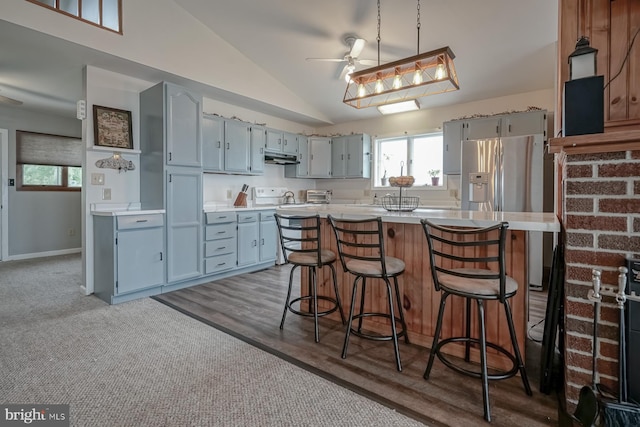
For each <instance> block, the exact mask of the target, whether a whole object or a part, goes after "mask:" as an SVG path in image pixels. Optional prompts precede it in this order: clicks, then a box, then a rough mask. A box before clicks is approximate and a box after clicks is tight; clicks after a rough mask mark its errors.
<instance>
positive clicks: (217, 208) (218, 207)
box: [204, 203, 311, 213]
mask: <svg viewBox="0 0 640 427" xmlns="http://www.w3.org/2000/svg"><path fill="white" fill-rule="evenodd" d="M279 206H289V207H290V206H296V207H303V206H311V205H310V204H307V203H296V204H291V205H279ZM279 206H276V205H253V206H247V207H246V208H238V207H235V206H229V205H227V204H220V203H205V204H204V212H205V213H206V212H242V211H266V210H274V209H277V208H278V207H279Z"/></svg>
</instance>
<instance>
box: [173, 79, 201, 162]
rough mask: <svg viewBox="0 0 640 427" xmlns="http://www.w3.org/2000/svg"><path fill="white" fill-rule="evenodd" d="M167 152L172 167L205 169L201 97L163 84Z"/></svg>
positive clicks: (175, 86) (174, 86)
mask: <svg viewBox="0 0 640 427" xmlns="http://www.w3.org/2000/svg"><path fill="white" fill-rule="evenodd" d="M164 85H165V91H166V121H165V125H166V130H165V136H166V151H167V164H168V165H171V166H198V167H199V166H202V158H201V156H202V154H201V153H202V126H201V121H202V96H201V95H195V94H194V93H192V92H189V91H187V90H186V89H184V88H182V87H180V86H177V85H174V84H171V83H164Z"/></svg>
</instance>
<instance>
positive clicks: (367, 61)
mask: <svg viewBox="0 0 640 427" xmlns="http://www.w3.org/2000/svg"><path fill="white" fill-rule="evenodd" d="M356 62H357V63H358V64H362V65H372V66H375V65H378V61H376V60H375V59H356Z"/></svg>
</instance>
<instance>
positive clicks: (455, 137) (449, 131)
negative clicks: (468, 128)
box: [442, 120, 465, 175]
mask: <svg viewBox="0 0 640 427" xmlns="http://www.w3.org/2000/svg"><path fill="white" fill-rule="evenodd" d="M464 126H465V122H464V121H462V120H453V121H450V122H445V123H444V124H443V126H442V141H443V145H444V147H443V153H442V173H444V174H445V175H457V174H460V167H461V165H460V159H461V158H460V156H461V148H462V139H463V131H464V129H463V128H464Z"/></svg>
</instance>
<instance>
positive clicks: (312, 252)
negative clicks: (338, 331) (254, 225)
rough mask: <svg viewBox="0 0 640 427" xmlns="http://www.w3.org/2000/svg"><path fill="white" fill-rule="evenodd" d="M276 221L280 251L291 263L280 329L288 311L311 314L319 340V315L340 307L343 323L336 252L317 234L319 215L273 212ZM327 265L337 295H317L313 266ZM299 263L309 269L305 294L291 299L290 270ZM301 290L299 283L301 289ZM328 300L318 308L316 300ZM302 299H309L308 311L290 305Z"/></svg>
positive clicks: (318, 231)
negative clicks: (325, 245)
mask: <svg viewBox="0 0 640 427" xmlns="http://www.w3.org/2000/svg"><path fill="white" fill-rule="evenodd" d="M275 218H276V224H277V225H278V233H279V235H280V244H281V245H282V253H283V255H284V259H285V261H286V262H287V263H288V264H292V265H293V267H292V268H291V273H289V289H288V291H287V300H286V301H285V305H284V311H283V313H282V321H281V322H280V329H283V327H284V320H285V318H286V316H287V311H291V312H292V313H295V314H298V315H300V316H306V317H313V321H314V328H315V340H316V342H320V334H319V332H318V317H321V316H326V315H327V314H330V313H333V312H334V311H336V310H340V317H341V318H342V324H343V325H344V324H345V323H346V320H345V317H344V313H343V311H342V304H341V302H340V293H339V292H338V283H337V279H336V269H335V267H334V266H333V263H335V261H336V259H337V257H336V254H335V253H334V252H333V251H331V250H329V249H324V248H322V241H321V234H320V216H319V215H314V216H296V215H280V214H275ZM325 265H326V266H329V268H330V269H331V275H332V278H333V290H334V292H335V295H336V297H335V298H331V297H327V296H322V295H320V296H318V287H317V286H318V284H317V277H316V270H317V269H319V268H322V267H324V266H325ZM298 267H306V268H308V269H309V280H308V282H307V283H308V289H307V294H306V295H302V296H300V297H297V298H294V299H291V288H292V284H293V273H294V271H295V269H296V268H298ZM300 292H301V293H302V292H303V290H302V287H301V289H300ZM319 299H321V300H324V301H329V302H330V303H332V307H331V308H329V309H327V310H323V311H319V310H318V300H319ZM303 301H308V302H309V311H302V309H300V310H298V309H296V308H294V307H293V305H294V304H296V303H302V302H303Z"/></svg>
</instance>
